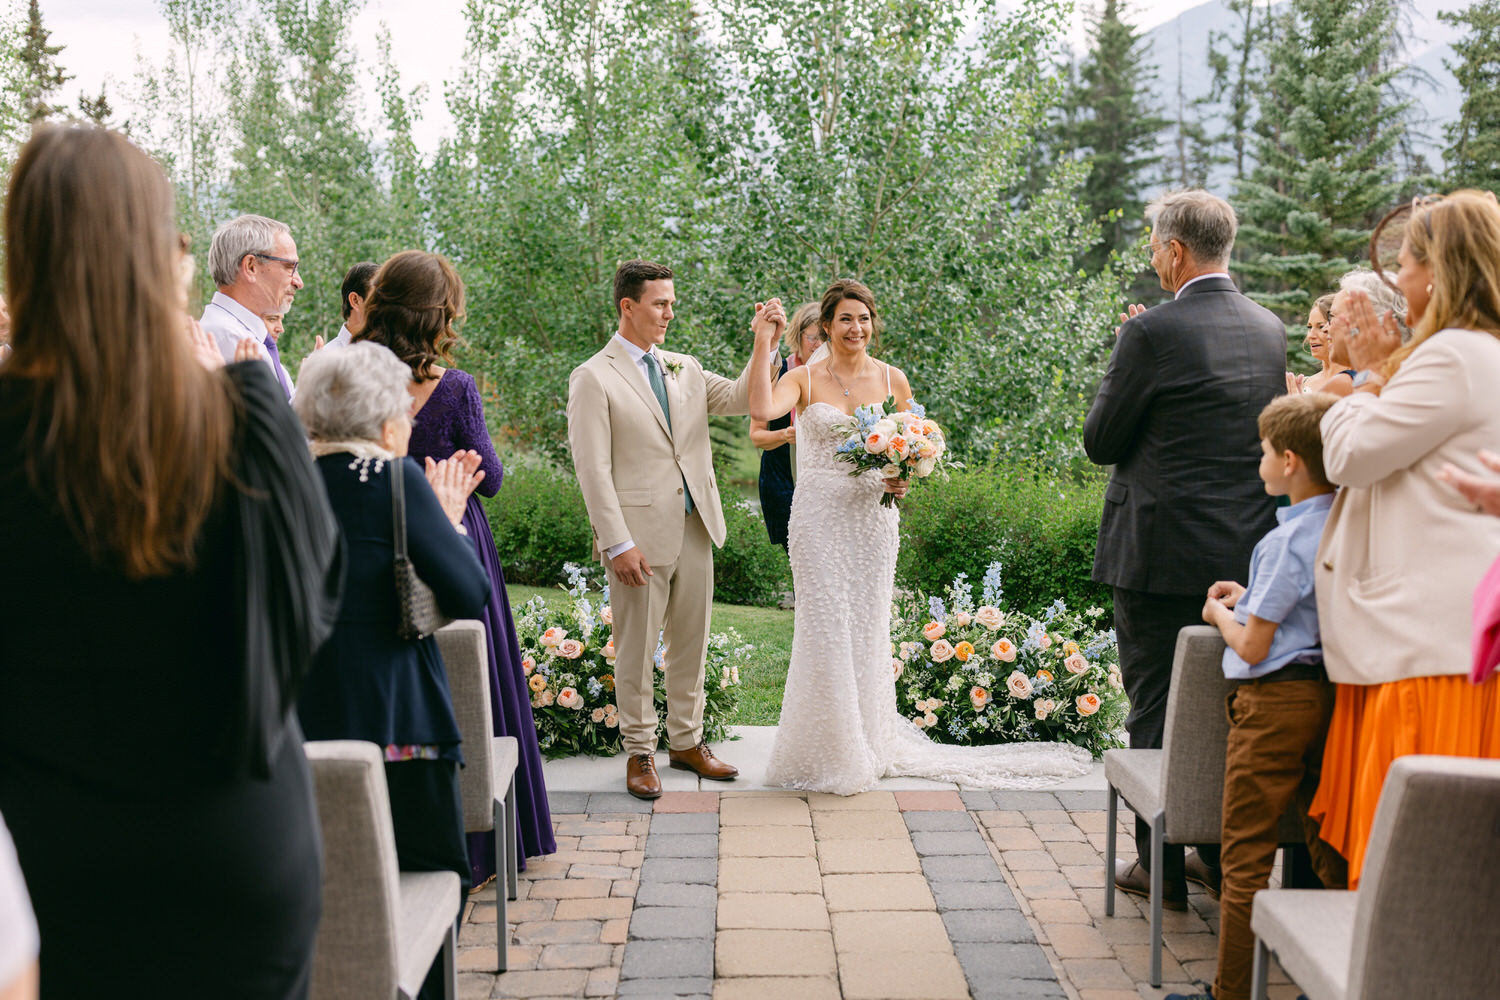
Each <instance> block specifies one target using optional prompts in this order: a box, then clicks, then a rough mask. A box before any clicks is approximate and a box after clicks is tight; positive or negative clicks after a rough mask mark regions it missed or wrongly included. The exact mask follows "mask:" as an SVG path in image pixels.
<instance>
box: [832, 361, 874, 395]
mask: <svg viewBox="0 0 1500 1000" xmlns="http://www.w3.org/2000/svg"><path fill="white" fill-rule="evenodd" d="M869 360H870V359H869V358H866V359H865V361H869ZM828 374H830V375H832V376H833V380H834V381H835V382H837V383H838V384H839V388H840V389H843V390H844V395H845V396H848V395H849V387H848V386H846V385H844V380H843V379H841V378H839V373H838V372H836V371H834V370H833V361H832V360H830V361H829V362H828ZM864 377H865V364H864V363H863V362H861V363H860V366H859V372H858V374H856V375H855V376H854V377H853V378H851V379H850V380H849V381H851V382H858V381H859V380H860V379H862V378H864Z"/></svg>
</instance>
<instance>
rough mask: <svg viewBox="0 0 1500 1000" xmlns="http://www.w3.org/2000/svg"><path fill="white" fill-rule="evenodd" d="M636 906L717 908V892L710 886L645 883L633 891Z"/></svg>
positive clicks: (679, 883) (680, 883) (678, 883)
mask: <svg viewBox="0 0 1500 1000" xmlns="http://www.w3.org/2000/svg"><path fill="white" fill-rule="evenodd" d="M635 905H636V906H699V907H704V906H706V907H709V908H713V907H717V906H718V905H719V890H718V889H716V888H714V887H713V886H711V885H698V884H696V883H685V882H647V883H643V884H642V885H641V886H640V887H638V888H637V889H636V891H635Z"/></svg>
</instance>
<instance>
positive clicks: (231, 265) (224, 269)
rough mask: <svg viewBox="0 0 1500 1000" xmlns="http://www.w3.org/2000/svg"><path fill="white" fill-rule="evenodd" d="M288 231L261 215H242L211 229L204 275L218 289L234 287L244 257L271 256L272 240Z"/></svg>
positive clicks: (288, 229)
mask: <svg viewBox="0 0 1500 1000" xmlns="http://www.w3.org/2000/svg"><path fill="white" fill-rule="evenodd" d="M291 231H292V230H291V228H290V227H288V226H287V224H286V223H285V222H277V221H276V220H275V219H268V218H266V217H265V216H264V215H242V216H240V217H239V218H237V219H230V220H229V221H228V222H226V223H224V224H223V225H222V226H220V227H219V228H218V229H216V230H214V238H213V242H211V243H209V245H208V273H209V274H210V275H212V277H213V279H214V284H215V285H218V286H219V287H220V288H223V287H225V286H227V285H232V284H234V283H235V282H236V281H237V280H239V276H240V261H242V260H244V259H245V255H246V254H253V253H275V252H276V237H278V236H280V235H281V234H282V233H286V234H288V235H290V234H291Z"/></svg>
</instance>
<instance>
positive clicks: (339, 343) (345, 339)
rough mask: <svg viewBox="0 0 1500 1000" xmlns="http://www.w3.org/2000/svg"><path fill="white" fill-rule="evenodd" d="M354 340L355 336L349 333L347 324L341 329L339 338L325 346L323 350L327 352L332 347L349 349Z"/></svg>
mask: <svg viewBox="0 0 1500 1000" xmlns="http://www.w3.org/2000/svg"><path fill="white" fill-rule="evenodd" d="M353 339H354V334H352V333H350V332H349V325H348V324H347V323H346V324H344V325H343V326H341V327H339V335H338V336H337V337H334V338H333V339H332V340H330V341H329V342H328V343H326V344H324V345H323V350H325V351H326V350H328V349H329V348H330V347H348V346H349V344H350V343H351V342H352V341H353Z"/></svg>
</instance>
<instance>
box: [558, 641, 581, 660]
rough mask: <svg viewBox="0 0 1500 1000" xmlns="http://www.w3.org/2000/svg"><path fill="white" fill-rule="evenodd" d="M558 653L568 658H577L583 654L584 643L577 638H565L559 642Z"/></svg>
mask: <svg viewBox="0 0 1500 1000" xmlns="http://www.w3.org/2000/svg"><path fill="white" fill-rule="evenodd" d="M557 655H558V656H561V657H563V658H564V659H568V660H576V659H578V658H579V657H580V656H582V655H583V643H581V642H579V641H578V640H577V639H564V640H563V641H562V642H560V643H558V644H557Z"/></svg>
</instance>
